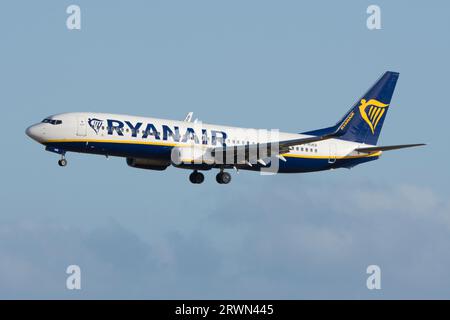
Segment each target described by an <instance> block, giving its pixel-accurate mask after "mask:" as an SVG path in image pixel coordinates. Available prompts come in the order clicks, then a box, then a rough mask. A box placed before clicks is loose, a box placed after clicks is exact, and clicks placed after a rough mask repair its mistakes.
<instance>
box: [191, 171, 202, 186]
mask: <svg viewBox="0 0 450 320" xmlns="http://www.w3.org/2000/svg"><path fill="white" fill-rule="evenodd" d="M204 180H205V176H204V175H203V173H201V172H198V171H197V170H194V172H192V173H191V174H190V175H189V181H191V182H192V183H194V184H200V183H202V182H203V181H204Z"/></svg>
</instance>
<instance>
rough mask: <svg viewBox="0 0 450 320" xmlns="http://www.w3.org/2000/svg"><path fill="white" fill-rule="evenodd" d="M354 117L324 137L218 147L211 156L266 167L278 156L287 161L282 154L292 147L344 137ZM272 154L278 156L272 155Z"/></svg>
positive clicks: (231, 161)
mask: <svg viewBox="0 0 450 320" xmlns="http://www.w3.org/2000/svg"><path fill="white" fill-rule="evenodd" d="M353 117H354V112H352V113H350V114H349V115H347V117H346V118H344V119H343V120H342V121H341V122H340V123H337V124H336V125H335V126H334V127H331V128H329V130H328V131H326V132H325V133H324V134H322V135H317V136H310V137H307V138H299V139H291V140H281V141H272V142H266V143H255V144H246V145H238V146H229V147H217V148H213V149H212V150H210V151H211V156H212V157H213V158H215V159H216V160H217V159H219V162H220V160H222V159H223V161H224V162H223V163H225V164H228V165H232V164H247V165H250V166H251V164H252V163H255V162H259V163H260V164H262V165H266V164H265V161H264V159H267V158H270V157H271V156H276V157H277V158H279V159H280V160H282V161H286V159H285V158H284V157H283V156H282V154H284V153H288V152H289V151H290V147H292V146H298V145H302V144H307V143H312V142H318V141H323V140H328V139H333V138H338V137H340V136H342V135H344V134H345V133H346V132H347V130H348V127H349V126H348V123H349V122H350V121H351V120H352V118H353ZM272 152H274V153H276V154H272Z"/></svg>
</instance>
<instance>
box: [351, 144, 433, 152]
mask: <svg viewBox="0 0 450 320" xmlns="http://www.w3.org/2000/svg"><path fill="white" fill-rule="evenodd" d="M425 145H426V144H425V143H416V144H400V145H396V146H377V147H367V148H357V149H355V151H358V152H367V153H373V152H379V151H389V150H397V149H403V148H412V147H420V146H425Z"/></svg>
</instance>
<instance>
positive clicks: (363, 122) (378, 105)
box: [304, 71, 399, 145]
mask: <svg viewBox="0 0 450 320" xmlns="http://www.w3.org/2000/svg"><path fill="white" fill-rule="evenodd" d="M398 77H399V73H397V72H391V71H388V72H386V73H385V74H384V75H383V76H382V77H381V78H380V79H379V80H378V81H377V82H376V83H375V84H374V85H373V86H372V87H371V88H370V89H369V91H367V92H366V93H365V94H364V95H363V96H362V97H361V98H360V99H359V100H358V101H356V103H355V105H354V106H353V107H352V108H351V109H350V110H349V111H348V112H347V113H346V114H345V116H344V117H343V118H342V119H341V120H339V122H338V123H337V124H336V125H335V126H333V127H329V128H325V129H319V130H314V131H308V132H304V134H308V135H324V134H327V133H328V132H334V131H336V130H337V129H338V128H339V127H341V129H344V127H345V126H346V128H345V133H343V134H342V135H341V136H340V137H339V139H342V140H348V141H354V142H361V143H366V144H371V145H376V144H377V141H378V137H379V136H380V132H381V128H382V127H383V122H384V119H385V118H386V114H387V111H388V109H389V105H390V103H391V98H392V95H393V93H394V89H395V85H396V83H397V79H398ZM343 132H344V131H343Z"/></svg>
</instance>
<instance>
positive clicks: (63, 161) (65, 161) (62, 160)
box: [58, 158, 67, 167]
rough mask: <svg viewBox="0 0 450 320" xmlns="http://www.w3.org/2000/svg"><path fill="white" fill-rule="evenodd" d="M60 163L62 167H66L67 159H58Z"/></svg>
mask: <svg viewBox="0 0 450 320" xmlns="http://www.w3.org/2000/svg"><path fill="white" fill-rule="evenodd" d="M58 164H59V166H60V167H65V166H67V160H66V159H64V158H63V159H60V160H58Z"/></svg>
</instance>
